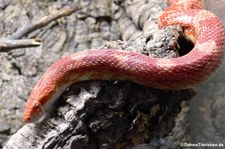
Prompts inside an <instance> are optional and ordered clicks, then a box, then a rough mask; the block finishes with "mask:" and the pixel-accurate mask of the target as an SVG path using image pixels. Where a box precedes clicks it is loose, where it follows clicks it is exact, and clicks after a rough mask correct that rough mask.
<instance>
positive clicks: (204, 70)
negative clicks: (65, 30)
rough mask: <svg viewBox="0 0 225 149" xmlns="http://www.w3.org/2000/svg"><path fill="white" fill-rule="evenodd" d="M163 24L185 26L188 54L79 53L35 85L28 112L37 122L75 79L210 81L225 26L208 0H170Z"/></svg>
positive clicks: (158, 83) (167, 84) (167, 83)
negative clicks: (208, 7) (164, 56)
mask: <svg viewBox="0 0 225 149" xmlns="http://www.w3.org/2000/svg"><path fill="white" fill-rule="evenodd" d="M168 1H169V3H171V4H172V5H171V6H170V7H169V8H168V9H167V10H165V11H164V12H163V14H162V15H161V16H160V18H159V22H158V25H159V28H162V27H164V26H169V25H177V24H178V25H181V26H182V27H183V28H184V32H185V34H187V36H188V37H189V38H190V39H191V40H192V41H193V42H194V48H193V49H192V51H191V52H189V53H188V54H186V55H184V56H182V57H178V58H172V59H159V58H152V57H148V56H145V55H141V54H138V53H135V52H128V51H122V50H118V49H103V50H90V51H84V52H79V53H76V54H73V55H70V56H67V57H64V58H62V59H60V60H59V61H57V62H55V63H54V64H53V65H52V66H51V67H50V68H48V69H47V71H46V72H45V73H44V75H43V76H42V77H41V79H40V80H39V81H38V83H37V84H36V85H35V87H34V89H33V90H32V92H31V94H30V97H29V99H28V101H27V104H26V109H25V112H24V115H23V121H24V122H32V121H34V120H36V119H38V118H39V117H40V115H41V114H42V113H43V111H45V110H46V109H47V108H49V106H50V105H51V104H52V103H53V102H54V101H55V100H56V99H57V98H58V97H59V96H60V95H61V94H62V92H63V91H64V90H65V89H66V88H67V87H68V86H70V85H71V84H73V83H76V82H80V81H83V80H130V81H133V82H136V83H139V84H143V85H146V86H150V87H155V88H160V89H185V88H190V87H193V86H197V85H199V84H200V83H202V82H203V81H205V80H207V79H208V78H209V77H210V76H212V74H214V73H215V71H216V70H217V69H218V67H219V66H220V64H221V63H222V61H223V55H224V51H223V45H224V28H223V25H222V23H221V21H220V20H219V18H218V17H216V16H215V15H214V14H212V13H210V12H208V11H206V10H202V8H203V7H204V2H203V0H168Z"/></svg>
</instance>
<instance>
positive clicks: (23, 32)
mask: <svg viewBox="0 0 225 149" xmlns="http://www.w3.org/2000/svg"><path fill="white" fill-rule="evenodd" d="M79 6H80V5H79V1H77V2H75V3H74V4H73V5H72V6H67V7H64V8H62V9H60V10H58V11H56V12H54V13H52V14H50V15H48V16H44V17H42V18H41V19H39V20H38V21H37V22H34V23H31V24H28V25H26V26H24V27H22V28H21V29H19V30H18V31H17V32H16V33H14V34H12V35H11V36H10V37H9V38H10V39H20V38H22V37H24V36H26V35H28V34H29V33H31V32H32V31H34V30H36V29H39V28H42V27H44V26H46V25H47V24H48V23H50V22H51V21H54V20H57V19H59V18H61V17H64V16H68V15H70V14H72V13H73V12H74V11H76V10H77V9H79Z"/></svg>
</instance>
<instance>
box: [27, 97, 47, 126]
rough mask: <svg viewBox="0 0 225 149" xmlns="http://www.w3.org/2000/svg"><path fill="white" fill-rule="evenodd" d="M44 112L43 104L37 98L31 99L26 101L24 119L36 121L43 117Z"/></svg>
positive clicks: (28, 121)
mask: <svg viewBox="0 0 225 149" xmlns="http://www.w3.org/2000/svg"><path fill="white" fill-rule="evenodd" d="M42 113H43V110H42V105H41V104H40V103H39V102H38V101H36V100H32V99H29V100H28V102H27V103H26V110H25V112H24V114H23V121H24V122H25V123H31V122H34V121H36V120H37V119H39V118H40V117H41V115H42Z"/></svg>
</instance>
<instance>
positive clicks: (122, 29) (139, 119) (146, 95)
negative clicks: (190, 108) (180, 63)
mask: <svg viewBox="0 0 225 149" xmlns="http://www.w3.org/2000/svg"><path fill="white" fill-rule="evenodd" d="M81 5H82V6H83V7H82V9H81V10H79V11H77V12H75V14H76V19H78V21H77V20H76V19H74V18H73V17H74V16H69V17H68V18H67V19H66V21H65V22H64V23H65V25H64V26H63V28H64V29H66V34H65V33H64V34H63V32H62V31H61V30H60V31H59V30H58V28H56V29H55V28H54V27H53V26H55V25H56V26H57V25H60V23H59V24H54V23H50V24H48V26H46V28H45V29H44V31H39V32H37V33H33V35H32V34H29V35H28V36H35V37H36V36H38V37H39V36H41V37H42V38H44V39H43V41H44V42H48V41H51V43H52V44H53V46H52V45H51V46H50V47H51V50H53V51H54V54H53V55H51V56H49V54H48V53H47V52H48V51H43V52H44V54H43V55H41V56H40V57H39V58H42V59H41V60H40V59H39V60H38V63H39V64H43V63H45V65H44V68H42V67H37V73H34V72H32V73H31V75H30V74H29V73H28V72H29V71H28V70H26V69H25V72H24V71H23V70H24V66H21V65H19V64H18V62H17V61H16V62H15V65H16V66H18V65H19V70H20V71H19V72H20V73H21V74H20V73H19V74H17V75H19V76H20V75H24V76H29V77H30V81H31V82H36V81H37V77H36V78H35V77H33V76H38V77H39V76H40V75H41V73H40V72H43V71H44V70H45V68H46V67H47V66H48V65H49V64H50V63H51V62H52V61H55V60H56V59H58V58H59V57H61V55H66V54H69V53H71V52H75V51H76V50H75V49H78V50H79V49H81V50H83V49H86V48H93V47H99V49H102V48H107V47H111V48H119V49H122V50H128V51H136V52H140V53H142V54H146V55H150V56H154V57H160V58H171V57H177V56H179V54H180V51H179V47H182V44H184V40H183V36H182V30H181V28H180V27H179V26H176V27H167V28H165V29H162V30H158V28H157V18H158V16H159V15H160V13H161V12H162V10H163V8H165V7H166V4H165V3H164V2H163V0H160V1H142V0H135V1H129V0H127V1H113V0H112V1H104V2H102V1H101V2H100V1H97V0H96V1H86V2H82V3H81ZM93 5H94V6H95V7H94V6H93ZM88 9H91V11H90V10H89V11H87V10H88ZM75 14H74V15H75ZM90 16H91V17H90ZM75 20H76V21H77V22H76V21H75ZM79 20H80V21H79ZM62 21H63V20H62ZM85 23H87V24H88V25H87V28H86V26H85ZM74 25H75V29H74ZM93 26H94V27H93ZM52 32H53V33H52ZM54 32H56V33H57V32H62V34H61V36H60V37H58V36H57V35H56V34H55V33H54ZM73 32H75V34H74V33H73ZM118 32H119V33H120V34H118ZM53 35H56V37H58V39H59V40H58V39H57V40H58V41H57V40H55V39H54V38H55V37H54V36H53ZM64 35H65V36H66V37H65V36H64ZM75 35H76V36H75ZM98 35H99V36H98ZM119 37H121V39H123V41H109V40H117V39H119ZM48 38H49V39H48ZM181 39H182V40H181ZM106 40H108V41H109V42H107V43H105V44H103V43H104V41H106ZM74 41H75V42H74ZM100 45H101V46H100ZM48 46H49V45H48V44H46V45H44V46H43V48H46V47H48ZM63 47H67V48H66V49H67V50H66V52H65V51H63V50H61V49H62V48H63ZM35 50H38V49H35ZM186 50H188V49H186ZM51 52H52V51H51ZM63 52H65V53H63ZM12 53H14V52H12ZM56 54H61V55H59V56H56ZM23 55H26V54H23ZM25 57H26V56H24V57H23V60H25V59H26V58H25ZM49 57H54V58H53V59H51V60H50V61H47V62H45V60H47V59H48V58H49ZM10 63H11V61H10ZM46 63H48V64H47V65H46ZM33 66H34V64H33V65H32V66H30V67H32V68H33ZM35 72H36V71H35ZM34 80H35V81H34ZM33 84H34V83H31V84H30V85H29V86H30V87H29V89H27V90H28V91H29V90H31V88H32V86H33ZM27 95H28V92H27V91H26V92H25V93H23V96H24V97H26V96H27ZM194 95H195V90H194V89H188V90H180V91H168V90H159V89H153V88H147V87H144V86H141V85H138V84H135V83H132V82H128V81H87V82H81V83H78V84H74V85H73V86H71V87H70V88H69V89H68V90H67V91H66V92H65V93H64V94H63V95H62V96H61V97H60V99H59V100H58V102H57V103H56V105H55V106H54V108H52V109H51V111H49V112H47V113H46V114H45V115H44V118H43V119H42V121H40V122H38V123H33V124H26V125H24V126H23V127H22V128H21V129H20V130H19V131H18V132H17V133H15V134H14V135H13V136H12V137H11V138H10V140H9V141H8V142H7V144H6V145H5V147H4V148H5V149H10V148H13V149H15V148H31V149H32V148H90V149H95V148H105V149H108V148H109V149H110V148H132V147H135V146H136V147H135V148H141V146H139V145H140V144H143V143H150V142H151V141H153V140H154V138H162V137H165V136H166V135H168V134H169V132H170V131H171V130H172V128H174V125H175V119H176V117H177V115H178V113H179V112H180V111H181V107H182V103H183V101H187V100H189V99H191V98H192V97H193V96H194ZM159 144H160V143H159ZM150 145H151V144H150ZM172 146H173V145H171V148H172ZM174 148H175V147H174Z"/></svg>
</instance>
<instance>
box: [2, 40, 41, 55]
mask: <svg viewBox="0 0 225 149" xmlns="http://www.w3.org/2000/svg"><path fill="white" fill-rule="evenodd" d="M40 45H41V39H19V40H11V39H7V38H5V39H3V38H2V39H0V52H8V51H10V50H12V49H18V48H27V47H37V46H40Z"/></svg>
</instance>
